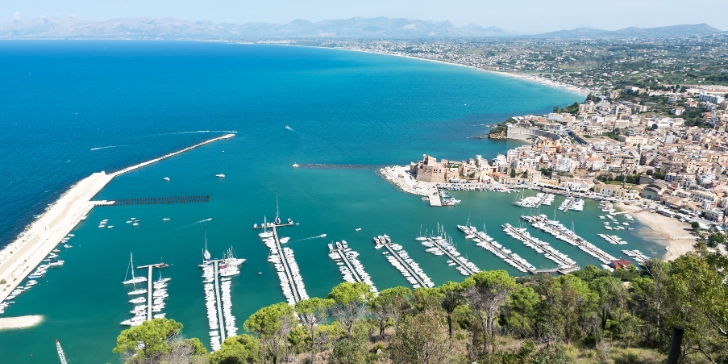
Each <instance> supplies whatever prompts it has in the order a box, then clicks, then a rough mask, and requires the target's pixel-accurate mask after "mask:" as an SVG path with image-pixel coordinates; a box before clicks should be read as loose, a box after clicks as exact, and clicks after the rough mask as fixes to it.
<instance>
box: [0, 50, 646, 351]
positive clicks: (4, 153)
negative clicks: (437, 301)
mask: <svg viewBox="0 0 728 364" xmlns="http://www.w3.org/2000/svg"><path fill="white" fill-rule="evenodd" d="M0 80H2V82H0V100H1V101H0V165H2V173H0V184H1V185H2V186H3V188H2V189H0V216H3V222H2V224H1V225H0V246H2V245H4V244H7V243H9V242H11V241H12V240H13V239H14V237H15V236H16V235H17V234H19V233H20V232H21V231H22V230H23V229H24V227H25V226H26V225H28V224H29V223H31V222H32V221H33V219H34V216H35V215H38V214H40V213H42V212H43V210H44V209H45V208H46V206H47V204H49V203H52V202H53V201H54V200H55V199H57V198H58V197H59V196H60V194H62V193H63V192H64V191H65V190H67V189H68V188H69V187H70V186H71V185H73V184H74V183H75V182H77V181H78V180H80V179H82V178H84V177H86V176H88V175H90V174H91V173H94V172H98V171H107V172H111V171H115V170H118V169H121V168H123V167H126V166H130V165H133V164H136V163H139V162H142V161H146V160H149V159H152V158H155V157H158V156H161V155H164V154H166V153H169V152H172V151H175V150H179V149H182V148H184V147H187V146H189V145H192V144H194V143H197V142H200V141H203V140H206V139H209V138H213V137H216V136H220V135H223V134H224V133H235V134H236V135H235V137H233V138H231V139H227V140H223V141H218V142H215V143H212V144H209V145H206V146H203V147H200V148H197V149H194V150H192V151H190V152H187V153H183V154H181V155H178V156H175V157H173V158H170V159H168V160H164V161H162V162H160V163H157V164H153V165H150V166H148V167H144V168H141V169H138V170H136V171H134V172H131V173H128V174H125V175H122V176H120V177H118V178H116V179H114V180H113V181H112V182H111V183H110V184H109V185H108V186H107V187H106V188H105V189H104V190H102V191H101V192H100V193H99V195H98V196H97V197H96V199H107V200H118V199H127V198H154V197H176V196H210V199H209V202H204V203H190V204H173V205H132V206H102V207H97V208H95V209H94V210H93V211H92V212H91V213H90V214H89V216H88V218H87V219H86V220H85V221H84V222H82V223H80V224H79V225H78V226H77V227H76V228H75V229H74V230H73V232H72V233H73V234H74V235H75V236H74V237H72V238H71V240H70V241H69V244H70V245H72V246H73V248H71V249H63V248H61V250H62V251H61V253H60V258H61V259H63V260H64V261H65V265H64V266H63V267H61V268H55V269H51V270H50V271H49V272H48V273H47V274H46V275H45V276H44V277H43V278H42V279H41V280H40V281H39V284H38V285H37V286H36V287H34V288H32V289H30V290H28V291H27V292H25V293H23V294H22V295H20V296H19V297H18V298H16V300H15V301H16V302H15V304H13V305H12V306H11V307H10V308H8V309H7V310H6V312H5V314H4V315H3V317H10V316H21V315H42V316H43V321H42V323H40V324H39V325H37V326H35V327H33V328H29V329H22V330H5V331H0V358H2V359H0V361H2V362H3V363H47V362H53V361H56V360H58V359H57V353H56V346H55V340H56V339H58V340H60V342H61V344H62V345H63V348H64V350H65V353H66V356H67V358H68V360H69V362H71V363H76V364H81V363H113V362H118V360H119V359H118V356H117V355H116V354H113V353H112V352H111V350H112V348H113V347H114V346H115V343H116V337H117V335H118V334H119V332H120V331H121V330H123V329H124V328H125V327H123V326H120V324H119V323H120V322H121V321H123V320H126V319H128V318H130V317H131V314H130V313H129V310H131V309H132V305H131V304H129V303H128V300H129V296H127V291H128V287H125V286H124V285H123V284H122V283H121V282H122V280H124V279H125V277H127V276H128V274H129V272H128V269H127V268H128V266H129V260H130V254H133V257H134V263H135V264H136V265H142V264H153V263H157V262H160V261H164V262H165V263H167V264H169V267H168V268H166V269H164V270H162V273H161V274H162V275H163V276H164V277H169V278H171V281H170V283H169V295H170V297H169V298H168V299H167V308H166V310H165V312H166V313H167V317H168V318H172V319H175V320H177V321H179V322H181V323H182V324H183V325H184V329H183V335H184V336H185V337H198V338H200V340H201V341H202V342H203V343H204V344H205V345H207V346H208V348H209V337H208V332H209V329H208V322H207V314H206V309H205V301H204V291H203V282H202V278H201V272H200V269H199V268H198V266H197V265H198V264H199V263H200V261H201V252H202V250H203V248H204V244H205V236H206V239H207V244H208V249H209V250H210V252H211V253H212V255H213V257H221V256H222V254H223V252H224V251H225V250H227V249H228V248H230V247H232V248H233V249H234V251H235V253H236V254H237V256H238V257H239V258H245V259H246V262H245V263H244V264H243V266H242V267H241V273H240V275H239V276H236V277H234V278H233V279H232V303H233V308H232V312H233V314H234V315H235V317H236V326H237V327H239V332H240V333H242V332H243V330H242V326H243V323H244V322H245V320H246V319H247V318H248V317H249V316H250V315H251V314H252V313H254V312H255V311H256V310H258V309H260V308H261V307H263V306H266V305H270V304H273V303H277V302H281V301H283V300H284V296H283V294H282V293H281V289H280V286H279V281H278V277H277V275H276V272H275V268H274V267H273V265H272V264H271V263H269V262H268V261H267V256H268V249H267V248H266V247H265V246H264V245H263V244H262V243H261V241H260V239H259V238H258V236H257V232H256V231H255V230H253V224H256V223H257V224H260V223H261V222H262V221H263V220H264V218H266V219H268V220H269V221H270V220H271V219H273V218H274V217H275V215H276V210H277V208H276V206H277V207H278V211H279V213H280V216H281V218H283V219H284V220H287V219H288V218H291V219H293V221H294V222H295V223H296V225H294V226H290V227H285V228H281V229H280V230H279V234H280V235H281V236H287V237H290V242H289V243H288V244H287V245H288V246H289V247H290V248H292V249H293V250H294V252H295V255H296V260H297V262H298V264H299V266H300V269H301V274H302V276H303V279H304V282H305V284H306V289H307V292H308V294H309V295H310V296H311V297H314V296H318V297H323V296H325V295H326V294H327V293H328V292H329V291H330V290H331V288H332V287H334V286H335V285H337V284H339V283H341V282H342V276H341V274H340V273H339V270H338V266H337V265H336V264H335V263H334V262H333V261H332V260H331V259H330V258H329V257H328V247H327V244H329V243H332V242H334V241H341V240H346V241H347V242H348V243H349V246H350V247H351V248H353V249H354V250H356V251H358V252H359V253H360V254H361V255H360V257H359V259H360V261H361V262H362V264H363V265H364V267H365V269H366V270H367V272H368V273H369V274H371V276H372V280H373V282H374V284H375V285H376V287H377V288H378V289H379V290H382V289H385V288H388V287H393V286H398V285H408V282H407V281H406V280H405V279H404V277H402V275H401V274H400V273H399V272H398V271H397V270H395V269H394V268H393V267H392V266H391V265H390V264H389V263H388V261H387V260H386V259H385V256H383V255H382V251H381V250H376V249H374V244H373V243H372V237H373V236H376V235H381V234H388V235H389V236H390V237H391V238H392V240H393V241H394V242H395V243H398V244H401V245H403V246H404V249H405V250H407V252H408V253H409V254H410V256H411V257H412V258H413V259H414V260H415V261H417V262H418V263H419V264H420V266H421V267H422V268H423V270H424V271H425V272H426V273H427V274H428V275H429V276H430V277H431V278H432V280H433V281H434V282H435V284H438V285H439V284H442V283H445V282H447V281H461V280H463V279H464V277H463V276H462V275H461V274H460V273H459V272H458V271H457V270H455V269H454V267H450V266H448V264H447V262H446V261H447V258H446V257H445V256H434V255H431V254H429V253H426V252H425V248H424V247H423V246H422V245H420V244H419V242H417V241H416V240H415V237H416V236H418V235H419V234H420V233H423V234H424V233H425V232H426V231H432V230H436V229H438V226H442V227H443V229H444V231H445V232H446V233H447V234H448V235H450V236H451V237H452V239H453V243H454V244H456V245H457V248H458V250H459V251H460V252H461V253H462V254H463V255H465V256H467V257H468V259H469V260H470V261H472V262H473V263H475V264H476V265H477V266H478V267H479V268H480V269H482V270H493V269H505V270H508V271H509V272H510V273H511V274H513V275H520V274H521V273H520V272H518V271H516V270H515V269H513V268H511V267H510V266H508V265H507V264H505V263H504V262H503V261H502V260H501V259H499V258H497V257H495V256H494V255H492V254H491V253H489V252H487V251H485V250H483V249H481V248H479V247H477V246H475V245H474V243H473V242H472V241H470V240H466V239H465V238H464V236H463V234H462V233H460V231H459V230H457V228H456V225H457V224H465V223H466V222H467V221H470V223H471V224H472V225H475V226H478V227H479V228H481V229H482V228H485V229H486V230H487V232H488V233H489V234H490V235H491V236H493V237H494V238H495V239H496V240H498V241H499V242H500V243H502V244H503V245H505V246H507V247H509V248H510V249H511V250H513V251H514V252H517V253H518V254H520V255H521V256H522V257H524V258H525V259H527V260H528V261H529V262H531V263H532V264H533V265H535V266H536V267H538V268H553V267H555V264H554V263H553V262H551V261H549V260H546V259H545V258H544V257H543V256H542V255H537V254H536V253H535V252H533V251H532V250H531V249H529V248H527V247H525V246H523V245H522V243H520V242H518V241H516V240H514V239H512V238H510V237H508V236H507V235H505V233H503V231H502V228H501V225H502V224H504V223H510V224H512V225H516V226H518V225H519V224H520V222H519V217H520V215H521V214H524V213H529V211H528V210H527V209H524V208H520V207H517V206H514V205H513V204H512V202H513V201H514V200H515V199H516V198H517V194H515V193H511V194H508V193H496V192H453V193H452V195H453V196H454V197H455V198H457V199H460V200H462V203H461V204H459V205H457V206H454V207H442V208H432V207H430V206H429V205H428V204H427V202H424V201H422V200H421V198H420V197H418V196H413V195H408V194H405V193H403V192H401V191H399V190H397V189H396V188H395V187H394V186H393V185H391V184H390V183H388V182H387V181H385V180H384V179H383V178H381V177H380V176H379V175H378V174H377V173H376V171H377V166H384V165H395V164H398V165H404V164H409V163H410V162H412V161H417V160H420V159H421V158H422V155H423V154H429V155H432V156H435V157H436V158H446V159H450V160H466V159H468V158H474V157H475V156H476V155H482V156H483V157H484V158H488V159H491V158H494V157H495V156H496V155H497V154H498V153H505V152H506V151H507V150H508V149H509V148H513V147H516V146H519V145H522V143H521V142H517V141H491V140H487V139H481V138H476V137H477V136H482V135H484V134H485V133H487V130H488V129H487V127H486V126H487V125H492V124H495V123H498V122H500V121H502V120H504V119H506V118H508V117H510V116H513V115H524V114H544V113H547V112H549V111H550V110H551V109H552V108H553V107H554V106H555V105H560V106H563V105H567V104H571V103H573V102H575V101H582V100H583V99H584V96H583V95H579V94H575V93H573V92H570V91H567V90H564V89H557V88H553V87H548V86H545V85H541V84H537V83H533V82H527V81H524V80H520V79H517V78H513V77H507V76H503V75H499V74H495V73H491V72H483V71H479V70H475V69H471V68H466V67H459V66H453V65H447V64H441V63H435V62H429V61H423V60H416V59H407V58H402V57H391V56H385V55H374V54H367V53H361V52H352V51H345V50H336V49H323V48H309V47H298V46H280V45H252V44H226V43H199V42H161V41H145V42H133V41H114V42H101V41H33V42H30V41H27V42H26V41H18V42H0ZM294 163H297V164H299V165H302V166H306V165H309V164H318V165H324V166H326V167H327V168H292V165H293V164H294ZM221 173H222V174H224V175H225V178H217V177H216V174H221ZM164 177H168V178H169V181H166V180H165V179H164ZM533 194H535V191H526V193H525V195H526V196H528V195H533ZM562 200H563V197H560V196H559V197H557V198H556V201H555V202H554V205H552V206H543V207H541V209H540V210H539V211H536V213H543V214H547V215H549V216H550V217H553V216H555V217H556V219H558V220H560V221H561V222H563V223H564V224H566V225H568V226H573V227H574V230H575V231H576V233H577V234H580V235H581V236H583V237H585V238H586V239H588V240H589V241H591V242H592V243H594V244H596V245H598V246H600V247H601V248H603V249H604V250H605V251H607V252H609V253H611V254H612V255H615V256H617V257H622V256H623V254H622V253H621V252H620V251H621V249H624V247H627V248H632V249H640V250H642V251H643V252H645V253H647V254H648V255H649V254H658V253H659V250H660V247H659V246H658V245H656V244H655V242H654V241H650V240H643V239H642V238H641V235H640V232H645V233H646V231H647V230H646V228H645V227H642V226H640V225H639V224H638V223H634V224H633V226H634V227H635V230H632V231H629V230H623V231H619V232H616V231H610V232H608V231H606V230H604V229H603V228H602V220H600V219H599V218H598V216H599V215H600V214H601V215H603V214H604V213H603V212H601V211H600V210H599V209H598V208H597V205H596V202H594V201H587V203H586V208H585V209H584V211H583V212H575V211H570V212H567V213H563V212H560V211H555V207H556V206H557V205H558V204H560V202H561V201H562ZM530 212H531V213H533V212H534V211H530ZM132 218H134V219H137V220H139V221H140V223H139V225H138V226H134V225H133V224H128V223H127V221H129V220H130V219H132ZM105 219H106V220H108V223H107V226H113V228H108V227H107V228H99V227H98V225H99V222H100V221H102V220H105ZM618 219H620V222H622V221H624V220H623V217H618ZM356 229H361V230H359V231H357V230H356ZM529 230H530V231H531V233H532V234H533V235H534V236H537V237H539V238H541V239H543V240H545V241H548V242H549V243H551V244H552V245H553V246H554V247H555V248H557V249H559V250H560V251H562V252H563V253H566V254H568V255H569V256H570V257H571V258H573V259H574V260H576V261H577V262H578V263H579V264H580V265H581V266H582V267H583V266H585V265H587V264H594V265H597V266H598V265H599V262H598V261H597V260H596V259H594V258H592V257H590V256H588V255H587V254H585V253H584V252H582V251H580V250H578V249H576V248H575V247H572V246H570V245H568V244H566V243H564V242H561V241H558V240H555V239H553V238H552V237H551V236H548V235H546V234H543V233H541V232H540V231H537V230H535V229H533V228H529ZM598 233H611V234H617V235H620V236H623V237H624V239H625V240H627V241H628V242H629V244H628V245H627V246H624V247H619V246H614V245H610V244H608V243H607V242H606V241H605V240H603V239H601V238H599V237H598V236H597V234H598ZM322 234H326V237H325V238H321V237H320V236H321V235H322ZM138 273H143V272H141V271H138ZM156 274H159V273H155V275H156ZM155 278H156V277H155Z"/></svg>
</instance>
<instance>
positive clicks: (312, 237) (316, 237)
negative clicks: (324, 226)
mask: <svg viewBox="0 0 728 364" xmlns="http://www.w3.org/2000/svg"><path fill="white" fill-rule="evenodd" d="M325 237H326V234H321V235H316V236H311V237H308V238H303V239H298V240H294V241H292V242H291V243H295V242H297V241H304V240H311V239H321V238H325Z"/></svg>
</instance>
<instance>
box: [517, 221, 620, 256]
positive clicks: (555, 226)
mask: <svg viewBox="0 0 728 364" xmlns="http://www.w3.org/2000/svg"><path fill="white" fill-rule="evenodd" d="M521 218H522V219H523V220H526V221H527V222H529V223H530V224H531V225H532V226H533V227H535V228H537V229H539V230H542V231H544V232H546V233H548V234H551V235H553V236H554V237H556V239H559V240H562V241H565V242H567V243H569V244H571V245H574V246H576V247H578V248H579V249H581V250H582V251H584V252H585V253H587V254H589V255H591V256H592V257H594V258H597V259H599V261H601V262H602V263H604V264H609V263H611V262H612V261H613V260H616V259H617V258H615V257H613V256H612V255H610V254H608V253H607V252H605V251H603V250H601V249H599V248H598V247H597V246H596V245H594V244H592V243H590V242H588V241H586V239H584V238H582V237H580V236H579V235H576V233H574V232H573V231H571V230H569V229H568V228H567V227H565V226H564V225H562V224H560V223H559V222H558V221H554V220H549V219H548V217H547V216H546V215H539V216H531V215H523V216H521Z"/></svg>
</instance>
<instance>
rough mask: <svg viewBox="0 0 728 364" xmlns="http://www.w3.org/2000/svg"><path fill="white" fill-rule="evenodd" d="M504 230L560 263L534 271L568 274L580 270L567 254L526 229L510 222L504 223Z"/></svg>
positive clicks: (537, 251) (547, 257)
mask: <svg viewBox="0 0 728 364" xmlns="http://www.w3.org/2000/svg"><path fill="white" fill-rule="evenodd" d="M503 227H504V228H503V231H505V232H506V234H508V235H509V236H511V237H512V238H514V239H516V240H519V241H521V242H523V244H524V245H526V246H527V247H529V248H531V249H533V250H534V251H536V253H539V254H545V256H546V259H549V260H551V261H553V262H554V263H556V264H558V267H557V268H552V269H536V270H534V273H554V272H558V273H561V274H567V273H570V272H573V271H575V270H579V266H578V265H577V264H576V262H574V261H573V260H571V259H570V258H569V257H568V256H567V255H566V254H563V253H561V252H560V251H558V250H556V249H554V248H553V247H552V246H550V245H549V244H548V243H546V242H544V241H541V240H539V239H537V238H534V237H533V236H531V234H529V233H528V231H526V230H525V229H517V228H515V227H513V226H511V225H510V224H504V225H503Z"/></svg>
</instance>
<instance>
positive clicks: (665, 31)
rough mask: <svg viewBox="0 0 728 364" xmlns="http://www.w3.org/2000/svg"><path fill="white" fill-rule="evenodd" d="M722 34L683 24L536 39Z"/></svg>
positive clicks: (564, 32)
mask: <svg viewBox="0 0 728 364" xmlns="http://www.w3.org/2000/svg"><path fill="white" fill-rule="evenodd" d="M717 33H723V31H722V30H720V29H717V28H713V27H711V26H710V25H708V24H705V23H703V24H684V25H672V26H668V27H658V28H636V27H631V28H624V29H619V30H614V31H610V30H601V29H592V28H576V29H572V30H560V31H557V32H549V33H543V34H537V35H533V36H530V37H538V38H674V37H685V36H690V35H712V34H717Z"/></svg>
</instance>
